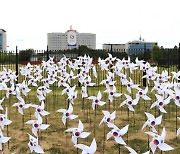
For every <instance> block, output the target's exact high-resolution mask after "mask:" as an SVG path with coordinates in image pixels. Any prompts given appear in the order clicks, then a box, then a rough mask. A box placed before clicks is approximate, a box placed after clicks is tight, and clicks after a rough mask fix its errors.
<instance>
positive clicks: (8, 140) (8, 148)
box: [7, 125, 9, 149]
mask: <svg viewBox="0 0 180 154" xmlns="http://www.w3.org/2000/svg"><path fill="white" fill-rule="evenodd" d="M7 136H9V129H8V125H7ZM8 149H9V140H8Z"/></svg>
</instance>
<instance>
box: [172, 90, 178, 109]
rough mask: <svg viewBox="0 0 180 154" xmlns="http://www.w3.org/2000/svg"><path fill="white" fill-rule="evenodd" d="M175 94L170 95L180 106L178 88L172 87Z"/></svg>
mask: <svg viewBox="0 0 180 154" xmlns="http://www.w3.org/2000/svg"><path fill="white" fill-rule="evenodd" d="M174 92H175V94H174V95H173V96H172V98H173V100H174V103H175V104H176V105H177V106H178V107H180V89H179V88H178V87H174Z"/></svg>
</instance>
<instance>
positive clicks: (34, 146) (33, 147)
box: [28, 134, 44, 153]
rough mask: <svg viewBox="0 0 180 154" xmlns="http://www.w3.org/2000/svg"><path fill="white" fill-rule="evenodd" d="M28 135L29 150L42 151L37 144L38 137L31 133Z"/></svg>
mask: <svg viewBox="0 0 180 154" xmlns="http://www.w3.org/2000/svg"><path fill="white" fill-rule="evenodd" d="M28 135H29V143H28V146H29V149H30V151H31V153H32V152H33V151H34V152H36V153H44V151H43V149H42V148H41V146H40V145H39V144H38V138H35V137H33V136H32V135H30V134H28Z"/></svg>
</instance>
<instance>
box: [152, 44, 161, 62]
mask: <svg viewBox="0 0 180 154" xmlns="http://www.w3.org/2000/svg"><path fill="white" fill-rule="evenodd" d="M161 53H162V50H161V49H160V47H159V46H157V45H155V46H154V47H153V49H152V52H151V60H152V62H155V63H158V62H159V60H160V59H161Z"/></svg>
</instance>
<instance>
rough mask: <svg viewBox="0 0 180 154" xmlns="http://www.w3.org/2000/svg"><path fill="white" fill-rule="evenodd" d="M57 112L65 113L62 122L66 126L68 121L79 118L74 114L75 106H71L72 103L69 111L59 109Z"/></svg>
mask: <svg viewBox="0 0 180 154" xmlns="http://www.w3.org/2000/svg"><path fill="white" fill-rule="evenodd" d="M57 112H61V113H63V116H62V122H63V124H64V125H65V124H66V119H75V118H77V117H78V116H77V115H74V114H72V112H73V106H72V105H71V103H70V104H69V108H68V109H67V110H66V109H59V110H57Z"/></svg>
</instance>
